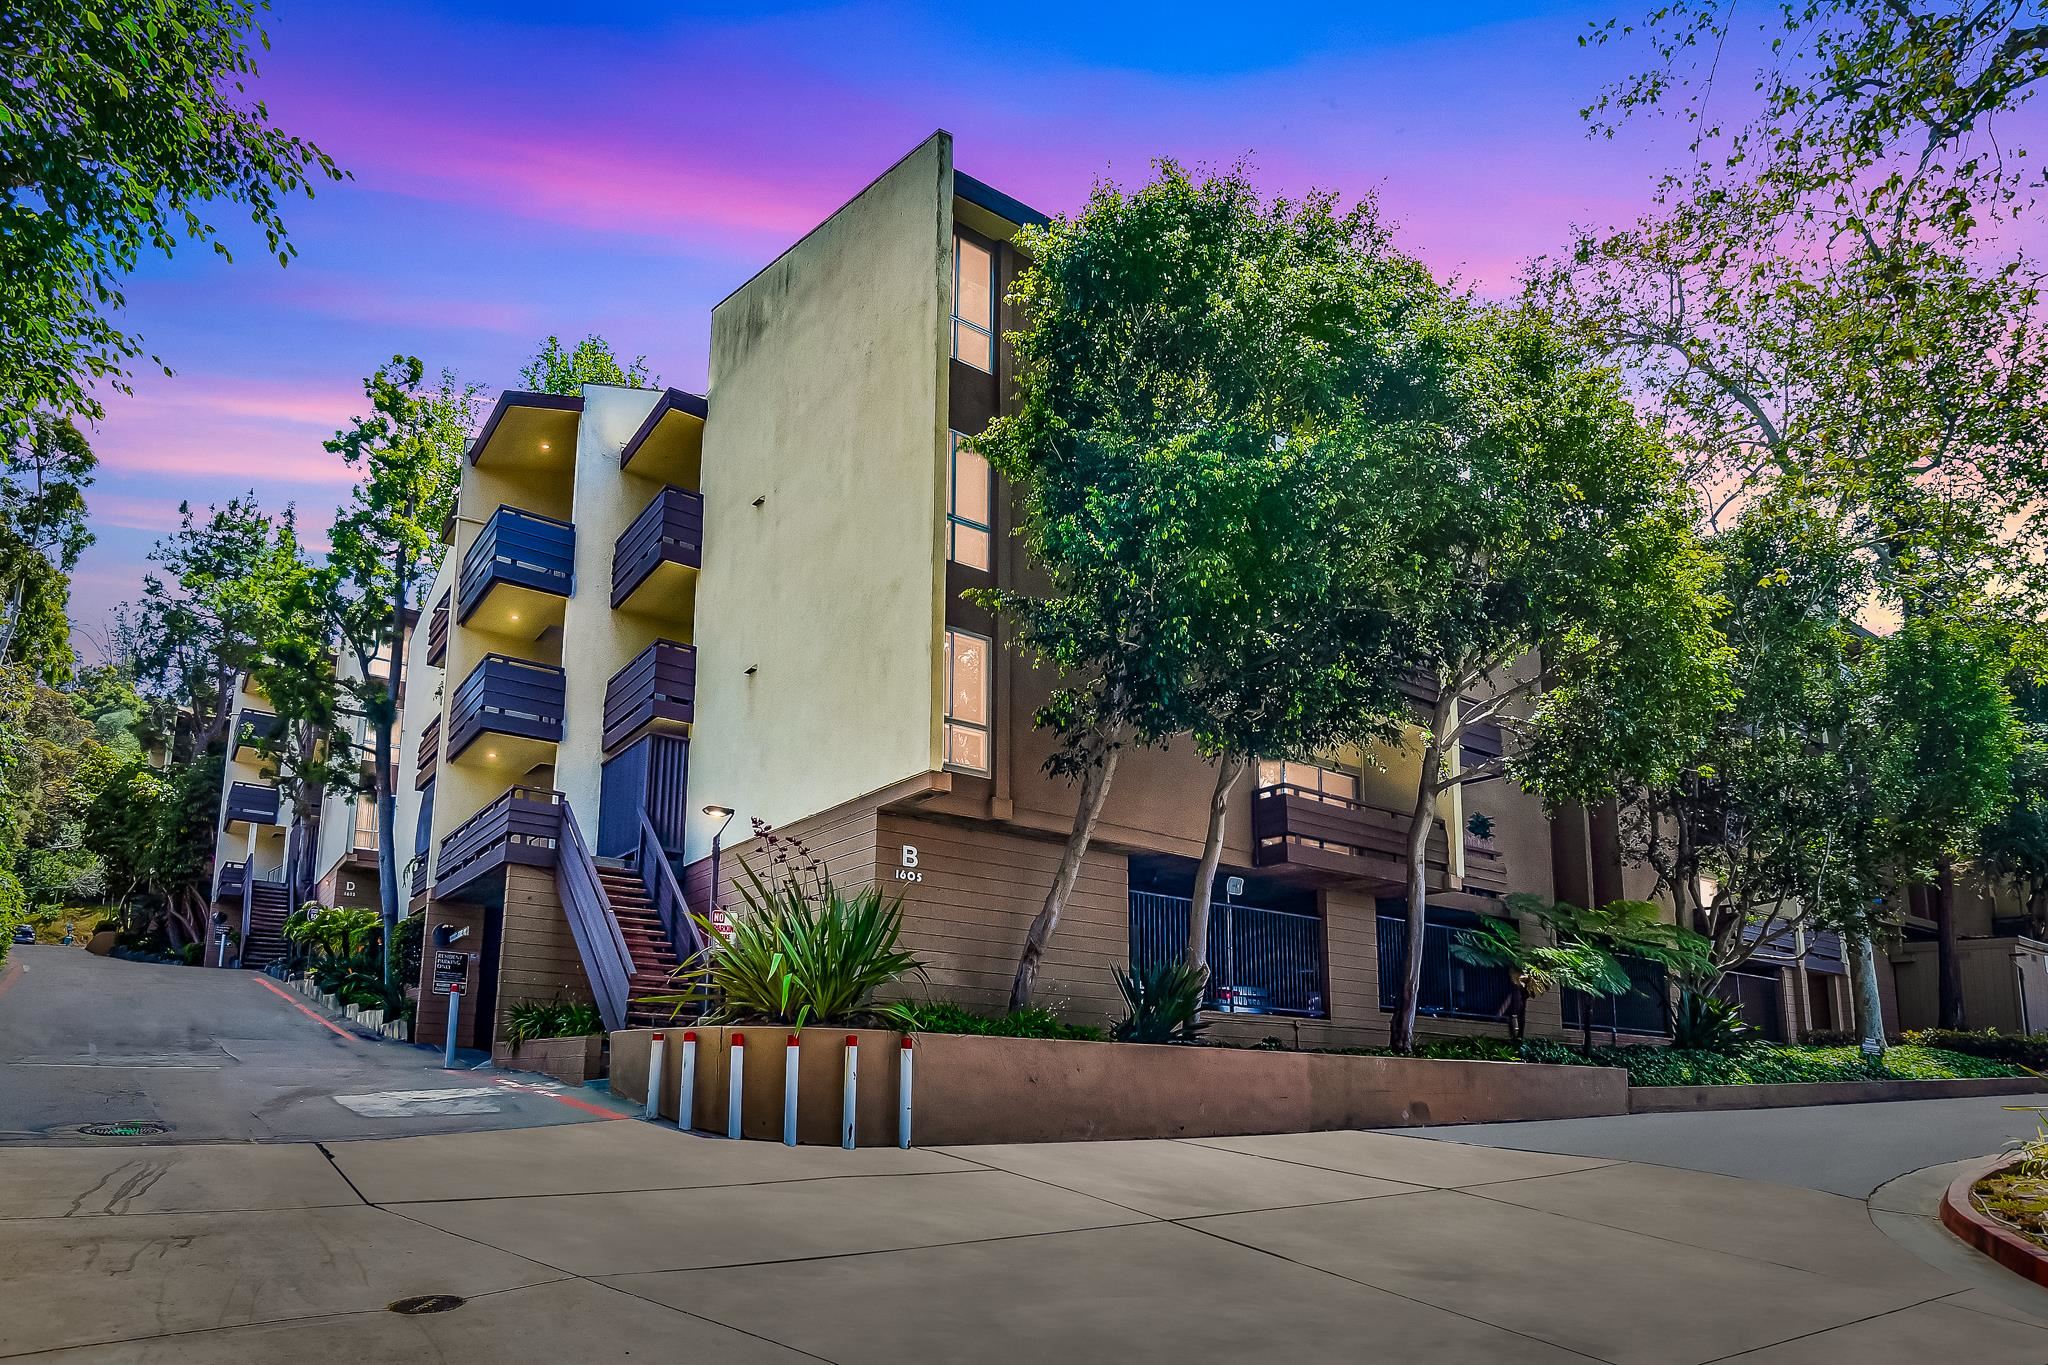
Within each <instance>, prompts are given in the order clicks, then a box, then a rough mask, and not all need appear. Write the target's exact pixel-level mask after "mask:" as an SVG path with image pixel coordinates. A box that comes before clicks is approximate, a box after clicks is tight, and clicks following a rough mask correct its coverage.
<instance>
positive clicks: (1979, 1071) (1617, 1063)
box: [1339, 1038, 2024, 1086]
mask: <svg viewBox="0 0 2048 1365" xmlns="http://www.w3.org/2000/svg"><path fill="white" fill-rule="evenodd" d="M1339 1051H1342V1052H1346V1053H1355V1054H1358V1055H1367V1056H1383V1055H1386V1053H1387V1052H1388V1049H1384V1048H1345V1049H1339ZM1415 1055H1416V1056H1418V1057H1435V1058H1442V1059H1445V1060H1450V1061H1481V1062H1514V1061H1522V1062H1541V1063H1547V1064H1550V1065H1553V1066H1612V1067H1620V1068H1622V1069H1624V1070H1626V1071H1627V1072H1628V1083H1629V1084H1630V1085H1645V1086H1664V1085H1779V1084H1788V1083H1794V1082H1815V1081H1873V1080H1875V1081H1888V1080H1951V1079H1959V1078H1990V1077H2002V1076H2017V1075H2021V1074H2024V1073H2023V1072H2022V1071H2021V1070H2020V1068H2019V1067H2017V1066H2014V1065H2008V1064H2006V1063H2003V1062H1999V1061H1993V1060H1989V1059H1986V1058H1981V1057H1971V1056H1966V1055H1964V1054H1962V1053H1960V1052H1951V1051H1945V1050H1942V1049H1939V1048H1932V1047H1922V1046H1916V1045H1908V1046H1905V1047H1895V1048H1892V1049H1890V1050H1889V1051H1887V1052H1886V1053H1885V1054H1884V1061H1883V1063H1882V1064H1881V1065H1879V1066H1877V1067H1872V1066H1871V1065H1870V1063H1869V1062H1867V1061H1866V1060H1865V1059H1864V1056H1863V1053H1862V1051H1861V1050H1860V1049H1858V1048H1856V1047H1853V1046H1843V1047H1789V1046H1780V1045H1778V1044H1773V1043H1754V1044H1750V1045H1748V1046H1745V1047H1742V1048H1739V1049H1737V1050H1736V1051H1735V1052H1733V1053H1724V1052H1704V1051H1688V1050H1686V1049H1683V1048H1678V1047H1596V1048H1592V1049H1589V1050H1581V1049H1578V1048H1573V1047H1569V1046H1567V1045H1565V1044H1564V1043H1561V1042H1557V1041H1555V1040H1553V1039H1548V1038H1531V1039H1528V1040H1526V1041H1524V1042H1522V1043H1514V1042H1510V1041H1509V1040H1507V1039H1505V1038H1431V1039H1428V1040H1426V1041H1424V1042H1421V1043H1419V1044H1417V1045H1416V1048H1415Z"/></svg>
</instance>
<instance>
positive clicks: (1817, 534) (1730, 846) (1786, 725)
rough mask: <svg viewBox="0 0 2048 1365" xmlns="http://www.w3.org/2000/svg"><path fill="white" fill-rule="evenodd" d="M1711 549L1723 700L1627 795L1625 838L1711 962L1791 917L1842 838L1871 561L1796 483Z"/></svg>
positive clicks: (1747, 952) (1738, 951) (1743, 953)
mask: <svg viewBox="0 0 2048 1365" xmlns="http://www.w3.org/2000/svg"><path fill="white" fill-rule="evenodd" d="M1711 549H1712V550H1713V551H1714V552H1715V554H1716V557H1717V559H1718V561H1719V591H1720V594H1721V596H1722V597H1723V598H1724V599H1725V600H1726V601H1727V602H1728V604H1729V606H1728V611H1727V614H1726V615H1725V616H1724V617H1723V618H1722V629H1723V631H1724V632H1725V634H1726V636H1727V639H1728V643H1729V646H1730V648H1731V650H1732V666H1731V671H1730V683H1731V687H1732V700H1733V704H1732V705H1731V706H1730V708H1729V709H1728V710H1726V711H1723V712H1721V713H1720V714H1719V715H1718V716H1716V717H1715V719H1714V723H1713V724H1712V726H1711V727H1710V728H1709V729H1708V730H1707V731H1706V732H1705V734H1704V736H1703V743H1702V745H1701V747H1700V748H1699V750H1698V751H1696V752H1695V753H1693V754H1691V755H1689V756H1688V757H1687V759H1686V762H1685V763H1684V765H1683V766H1682V768H1681V769H1680V770H1679V771H1677V772H1676V773H1674V774H1672V775H1671V778H1670V780H1669V781H1668V782H1665V783H1661V784H1657V785H1653V786H1649V787H1640V788H1636V789H1634V790H1633V791H1632V792H1631V793H1630V796H1631V800H1630V802H1629V803H1628V805H1627V807H1626V811H1627V814H1628V816H1629V818H1628V819H1626V820H1625V821H1624V838H1625V842H1626V843H1627V845H1628V851H1629V853H1630V855H1631V856H1632V857H1633V858H1634V859H1635V860H1637V861H1640V862H1642V863H1645V864H1647V865H1648V866H1649V867H1650V868H1652V869H1653V870H1654V871H1655V873H1656V876H1657V890H1658V892H1659V893H1662V894H1668V895H1669V896H1670V897H1671V899H1672V903H1673V905H1674V907H1675V908H1676V910H1677V913H1678V919H1679V922H1680V923H1681V924H1686V925H1689V926H1690V927H1691V928H1692V929H1693V930H1694V931H1696V932H1697V933H1699V934H1701V935H1703V936H1705V937H1706V939H1707V940H1708V941H1709V942H1710V943H1711V944H1712V945H1713V961H1714V966H1715V974H1718V973H1719V972H1721V971H1726V970H1728V969H1730V968H1732V967H1737V966H1740V965H1741V964H1742V963H1743V962H1744V961H1746V960H1747V959H1748V958H1749V957H1750V956H1751V954H1753V953H1754V952H1755V951H1756V950H1757V949H1758V948H1759V947H1761V946H1763V945H1764V944H1765V943H1767V942H1769V941H1771V940H1772V939H1773V938H1775V937H1776V936H1777V935H1778V934H1779V933H1780V931H1782V930H1784V929H1786V928H1788V927H1789V926H1790V925H1791V923H1792V922H1794V921H1795V920H1796V919H1797V918H1798V916H1799V915H1800V913H1801V911H1802V908H1803V907H1804V905H1805V903H1806V900H1807V899H1808V898H1809V895H1810V891H1811V888H1812V884H1813V881H1814V878H1815V877H1816V876H1818V875H1820V873H1821V870H1822V864H1823V861H1824V860H1825V858H1826V857H1827V856H1828V853H1829V850H1830V849H1832V848H1834V847H1836V846H1837V845H1838V843H1839V842H1840V832H1841V830H1842V825H1843V814H1844V812H1843V806H1842V803H1841V801H1840V796H1839V793H1840V790H1841V787H1842V785H1843V782H1844V776H1843V773H1842V769H1841V765H1842V754H1841V750H1840V747H1839V741H1840V739H1841V737H1842V736H1843V735H1844V734H1845V732H1846V728H1847V724H1848V717H1849V714H1850V711H1851V710H1852V708H1853V707H1854V706H1855V705H1856V689H1855V686H1854V683H1853V678H1852V676H1851V661H1852V658H1853V656H1854V655H1855V653H1856V650H1857V638H1858V632H1857V629H1856V627H1855V624H1854V620H1853V613H1854V612H1855V610H1856V608H1857V606H1858V604H1859V603H1861V602H1862V601H1863V600H1864V597H1865V594H1866V592H1867V590H1868V586H1869V578H1870V571H1869V567H1868V559H1869V556H1868V555H1867V554H1864V553H1862V552H1859V550H1858V549H1857V547H1856V546H1855V544H1854V543H1853V542H1852V541H1851V540H1850V539H1849V537H1848V536H1847V535H1846V534H1845V533H1844V531H1843V530H1842V528H1841V526H1840V524H1839V522H1838V521H1837V519H1836V518H1835V517H1834V515H1833V514H1832V513H1831V512H1830V510H1829V509H1828V508H1826V507H1825V506H1823V505H1821V504H1819V503H1817V502H1816V501H1814V500H1812V499H1809V498H1801V497H1798V496H1796V495H1787V496H1775V495H1774V496H1771V497H1768V498H1764V499H1761V500H1759V501H1757V502H1755V503H1753V504H1751V505H1750V506H1749V507H1748V508H1747V509H1746V510H1745V511H1744V513H1743V515H1742V517H1741V519H1740V520H1739V521H1738V522H1737V523H1736V524H1735V525H1734V526H1733V527H1732V528H1731V529H1729V530H1728V531H1725V532H1723V533H1722V534H1720V535H1718V536H1716V537H1714V538H1713V540H1712V542H1711ZM1696 984H1699V985H1701V986H1702V987H1704V986H1707V985H1711V981H1707V982H1700V983H1696Z"/></svg>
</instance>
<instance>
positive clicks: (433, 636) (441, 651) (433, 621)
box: [427, 588, 455, 668]
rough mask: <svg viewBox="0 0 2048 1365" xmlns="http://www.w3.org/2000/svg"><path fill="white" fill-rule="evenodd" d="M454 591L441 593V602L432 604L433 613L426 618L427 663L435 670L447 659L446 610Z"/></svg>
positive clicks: (451, 589)
mask: <svg viewBox="0 0 2048 1365" xmlns="http://www.w3.org/2000/svg"><path fill="white" fill-rule="evenodd" d="M454 591H455V590H454V589H453V588H450V589H449V590H448V591H447V592H444V593H442V594H441V600H440V601H438V602H436V603H434V610H433V613H432V614H431V615H430V616H428V617H427V662H428V663H430V664H432V665H433V666H434V667H436V668H439V667H440V666H441V665H442V663H443V662H444V661H445V660H446V659H447V658H448V609H449V606H450V605H451V604H450V601H449V599H450V597H451V596H452V595H453V593H454Z"/></svg>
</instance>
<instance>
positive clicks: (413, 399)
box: [305, 355, 481, 992]
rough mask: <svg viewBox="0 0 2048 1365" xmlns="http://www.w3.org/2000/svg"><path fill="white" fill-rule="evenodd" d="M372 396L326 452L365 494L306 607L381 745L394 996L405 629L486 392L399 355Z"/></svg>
mask: <svg viewBox="0 0 2048 1365" xmlns="http://www.w3.org/2000/svg"><path fill="white" fill-rule="evenodd" d="M363 392H364V394H365V396H366V397H367V398H368V399H369V400H370V413H369V415H368V416H366V417H356V418H354V419H353V420H352V421H351V422H350V424H349V426H348V427H346V428H344V429H343V430H340V431H337V432H336V433H335V434H334V435H333V437H331V438H330V439H329V440H328V441H327V442H326V447H327V449H328V450H330V451H332V452H333V453H335V454H337V455H340V456H341V458H342V461H343V462H344V463H345V464H347V465H348V466H349V467H350V468H351V469H352V470H354V471H355V472H356V474H357V476H358V482H357V483H356V486H355V492H354V497H353V500H352V501H351V502H350V503H349V505H348V506H346V507H344V508H342V509H340V511H338V512H337V513H336V514H335V520H334V527H333V530H332V531H331V532H330V536H329V538H330V540H331V542H332V545H333V548H332V549H331V550H330V551H329V553H328V557H327V563H326V565H325V566H324V567H323V568H322V570H321V571H320V573H319V574H318V575H316V576H315V577H314V578H313V580H312V581H311V582H310V583H309V584H308V589H309V591H308V594H307V597H306V599H305V601H306V604H307V606H308V607H309V608H312V609H314V610H317V611H318V612H319V613H320V615H318V616H317V617H314V618H312V620H313V623H312V624H309V626H308V627H307V629H308V631H310V632H311V633H312V634H314V635H317V637H318V639H319V640H320V641H321V642H322V643H325V642H326V641H329V640H332V641H334V642H335V643H336V644H337V646H338V648H339V649H340V650H341V652H342V653H343V654H344V655H345V656H347V657H349V658H350V659H352V660H353V662H354V664H355V668H354V669H353V670H352V671H351V672H350V674H349V676H348V678H347V680H346V681H345V682H344V683H342V684H341V699H342V700H343V701H345V702H346V703H347V704H348V706H349V707H350V709H352V710H354V711H356V712H358V713H360V714H361V715H363V716H364V717H365V718H366V719H367V721H368V723H369V726H370V729H371V732H372V734H373V737H374V738H373V753H372V760H373V761H372V763H371V771H372V773H373V775H374V781H375V792H376V800H377V839H378V845H379V854H380V856H379V858H378V893H379V901H380V903H381V905H382V909H383V917H384V925H385V928H386V930H387V932H386V934H385V936H384V937H385V945H386V954H385V962H384V978H385V989H386V990H387V992H396V991H397V990H398V987H399V983H400V980H401V977H400V975H399V970H398V958H397V947H398V933H397V930H398V921H399V901H400V897H399V891H398V872H399V859H398V854H397V842H396V837H395V832H394V831H393V829H392V827H391V826H392V818H393V811H394V800H395V798H394V795H393V792H392V788H391V771H392V767H393V764H394V763H395V761H396V747H395V746H396V741H395V740H394V738H393V735H394V733H395V731H396V728H397V725H398V698H399V695H400V693H401V692H403V690H404V688H405V683H406V679H407V677H408V676H409V674H408V672H407V662H408V661H407V651H406V643H407V640H408V634H407V630H406V626H405V621H406V619H407V614H408V613H411V612H417V611H419V610H421V609H422V608H423V607H424V605H425V603H424V602H423V601H422V600H421V598H422V597H423V596H424V594H425V592H426V590H427V588H428V587H429V586H430V585H431V584H432V582H433V578H434V570H435V567H436V566H437V565H438V564H439V563H440V558H441V550H442V545H441V527H442V525H443V524H444V523H445V522H446V521H447V520H448V518H449V517H451V516H453V515H454V512H455V495H456V490H457V488H458V487H459V485H460V482H461V466H462V453H463V451H464V449H465V448H466V447H467V445H468V443H469V434H470V431H471V430H472V428H474V427H475V425H476V409H477V403H478V395H479V393H480V392H481V390H480V389H479V388H478V386H476V385H474V384H464V383H462V382H460V381H459V380H457V379H456V377H455V375H454V374H453V373H452V372H451V371H447V370H443V371H442V372H441V374H440V377H439V379H438V380H437V381H435V382H433V383H431V384H430V383H429V382H428V380H427V378H426V367H425V366H424V365H422V364H421V363H420V360H419V358H418V357H417V356H403V355H399V356H393V357H392V358H391V359H390V360H389V361H388V362H387V363H386V364H385V365H384V366H383V367H382V368H381V369H379V370H378V371H377V372H376V373H375V374H372V375H370V376H368V377H367V378H365V379H364V380H363ZM380 655H381V656H383V657H384V659H385V660H386V661H385V662H382V663H380Z"/></svg>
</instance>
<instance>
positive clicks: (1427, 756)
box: [1390, 736, 1439, 1052]
mask: <svg viewBox="0 0 2048 1365" xmlns="http://www.w3.org/2000/svg"><path fill="white" fill-rule="evenodd" d="M1438 754H1439V750H1438V748H1437V741H1436V739H1435V738H1434V737H1433V736H1432V737H1431V739H1430V741H1429V743H1428V745H1427V746H1425V747H1424V749H1423V751H1422V780H1421V781H1420V782H1419V783H1417V784H1416V790H1415V809H1414V811H1413V812H1412V813H1411V814H1410V815H1409V817H1408V931H1407V933H1408V937H1407V952H1406V954H1405V955H1404V957H1403V960H1402V964H1401V995H1400V999H1399V1000H1398V1001H1397V1002H1396V1004H1395V1006H1394V1020H1393V1027H1392V1036H1391V1038H1390V1042H1391V1044H1392V1046H1393V1049H1394V1051H1396V1052H1413V1051H1414V1050H1415V1012H1416V1009H1417V1007H1419V1006H1420V1005H1421V1003H1422V935H1423V929H1424V926H1425V925H1427V923H1428V915H1427V912H1428V907H1429V832H1430V830H1431V829H1432V828H1434V827H1435V825H1436V807H1437V798H1438V796H1439V793H1438V791H1437V786H1436V783H1437V771H1436V769H1437V763H1438Z"/></svg>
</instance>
